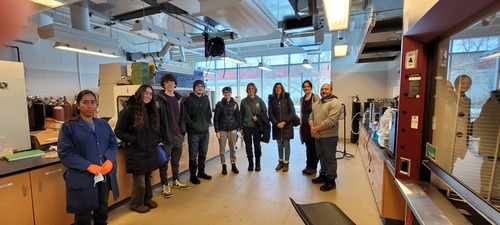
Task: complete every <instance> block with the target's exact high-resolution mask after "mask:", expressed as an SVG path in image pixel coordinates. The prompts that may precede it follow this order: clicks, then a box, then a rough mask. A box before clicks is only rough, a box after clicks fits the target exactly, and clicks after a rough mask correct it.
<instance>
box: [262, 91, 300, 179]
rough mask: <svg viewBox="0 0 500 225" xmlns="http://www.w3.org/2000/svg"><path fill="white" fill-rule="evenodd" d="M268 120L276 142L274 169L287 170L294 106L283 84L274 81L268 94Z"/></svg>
mask: <svg viewBox="0 0 500 225" xmlns="http://www.w3.org/2000/svg"><path fill="white" fill-rule="evenodd" d="M267 105H268V107H269V111H268V112H269V120H270V121H271V123H272V124H273V126H272V128H273V131H272V133H273V140H276V143H277V144H278V157H279V160H278V166H276V170H281V169H283V172H288V164H289V161H290V139H293V118H294V116H295V107H294V106H293V102H292V99H290V94H289V93H286V92H285V88H284V87H283V84H281V83H276V84H274V87H273V94H272V95H269V103H268V104H267Z"/></svg>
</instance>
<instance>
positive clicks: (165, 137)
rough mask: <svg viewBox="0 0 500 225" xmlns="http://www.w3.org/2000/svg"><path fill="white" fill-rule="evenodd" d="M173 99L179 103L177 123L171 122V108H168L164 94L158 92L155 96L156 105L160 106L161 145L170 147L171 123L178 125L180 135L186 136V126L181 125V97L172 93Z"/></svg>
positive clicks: (171, 141) (172, 136) (172, 137)
mask: <svg viewBox="0 0 500 225" xmlns="http://www.w3.org/2000/svg"><path fill="white" fill-rule="evenodd" d="M174 94H175V97H176V98H177V102H178V103H179V118H178V119H177V121H173V120H172V118H171V114H170V110H171V108H170V107H168V103H167V99H166V98H167V94H165V92H163V91H162V92H160V93H159V94H158V95H157V99H158V103H159V105H160V108H159V113H160V132H161V137H162V141H163V144H165V145H166V146H171V145H172V144H173V139H174V132H173V130H172V123H177V124H179V128H180V131H181V133H182V134H183V135H184V134H186V126H185V124H184V123H182V115H181V107H182V106H181V102H182V95H181V94H179V93H177V92H174Z"/></svg>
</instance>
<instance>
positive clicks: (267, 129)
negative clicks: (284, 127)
mask: <svg viewBox="0 0 500 225" xmlns="http://www.w3.org/2000/svg"><path fill="white" fill-rule="evenodd" d="M257 123H258V124H259V131H260V135H261V138H260V141H261V142H264V143H269V139H271V125H270V122H269V117H267V113H266V112H261V113H259V114H257Z"/></svg>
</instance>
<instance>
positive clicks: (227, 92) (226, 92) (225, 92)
mask: <svg viewBox="0 0 500 225" xmlns="http://www.w3.org/2000/svg"><path fill="white" fill-rule="evenodd" d="M222 93H223V94H231V92H229V91H224V92H222Z"/></svg>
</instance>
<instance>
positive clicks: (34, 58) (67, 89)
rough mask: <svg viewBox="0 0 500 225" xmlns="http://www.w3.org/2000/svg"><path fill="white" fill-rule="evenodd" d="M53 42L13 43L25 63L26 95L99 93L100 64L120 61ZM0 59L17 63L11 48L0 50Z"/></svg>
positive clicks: (13, 50)
mask: <svg viewBox="0 0 500 225" xmlns="http://www.w3.org/2000/svg"><path fill="white" fill-rule="evenodd" d="M53 44H54V42H53V41H48V40H43V39H40V40H38V41H37V42H36V43H35V44H34V45H30V44H20V43H17V42H12V43H11V44H10V45H13V46H17V47H19V53H20V58H21V62H23V63H24V67H25V76H26V88H27V90H26V92H27V95H41V96H67V97H68V98H69V99H70V100H72V99H73V97H74V95H76V94H78V92H80V91H81V90H84V89H90V90H92V91H94V92H96V93H97V92H98V91H99V88H98V78H99V64H102V63H111V62H123V61H125V59H124V58H119V59H112V58H106V57H101V56H92V55H87V54H78V55H77V53H74V52H70V51H63V50H58V49H55V48H53V47H52V46H53ZM0 59H1V60H10V61H17V53H16V50H15V49H14V48H10V47H6V48H2V49H0Z"/></svg>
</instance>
